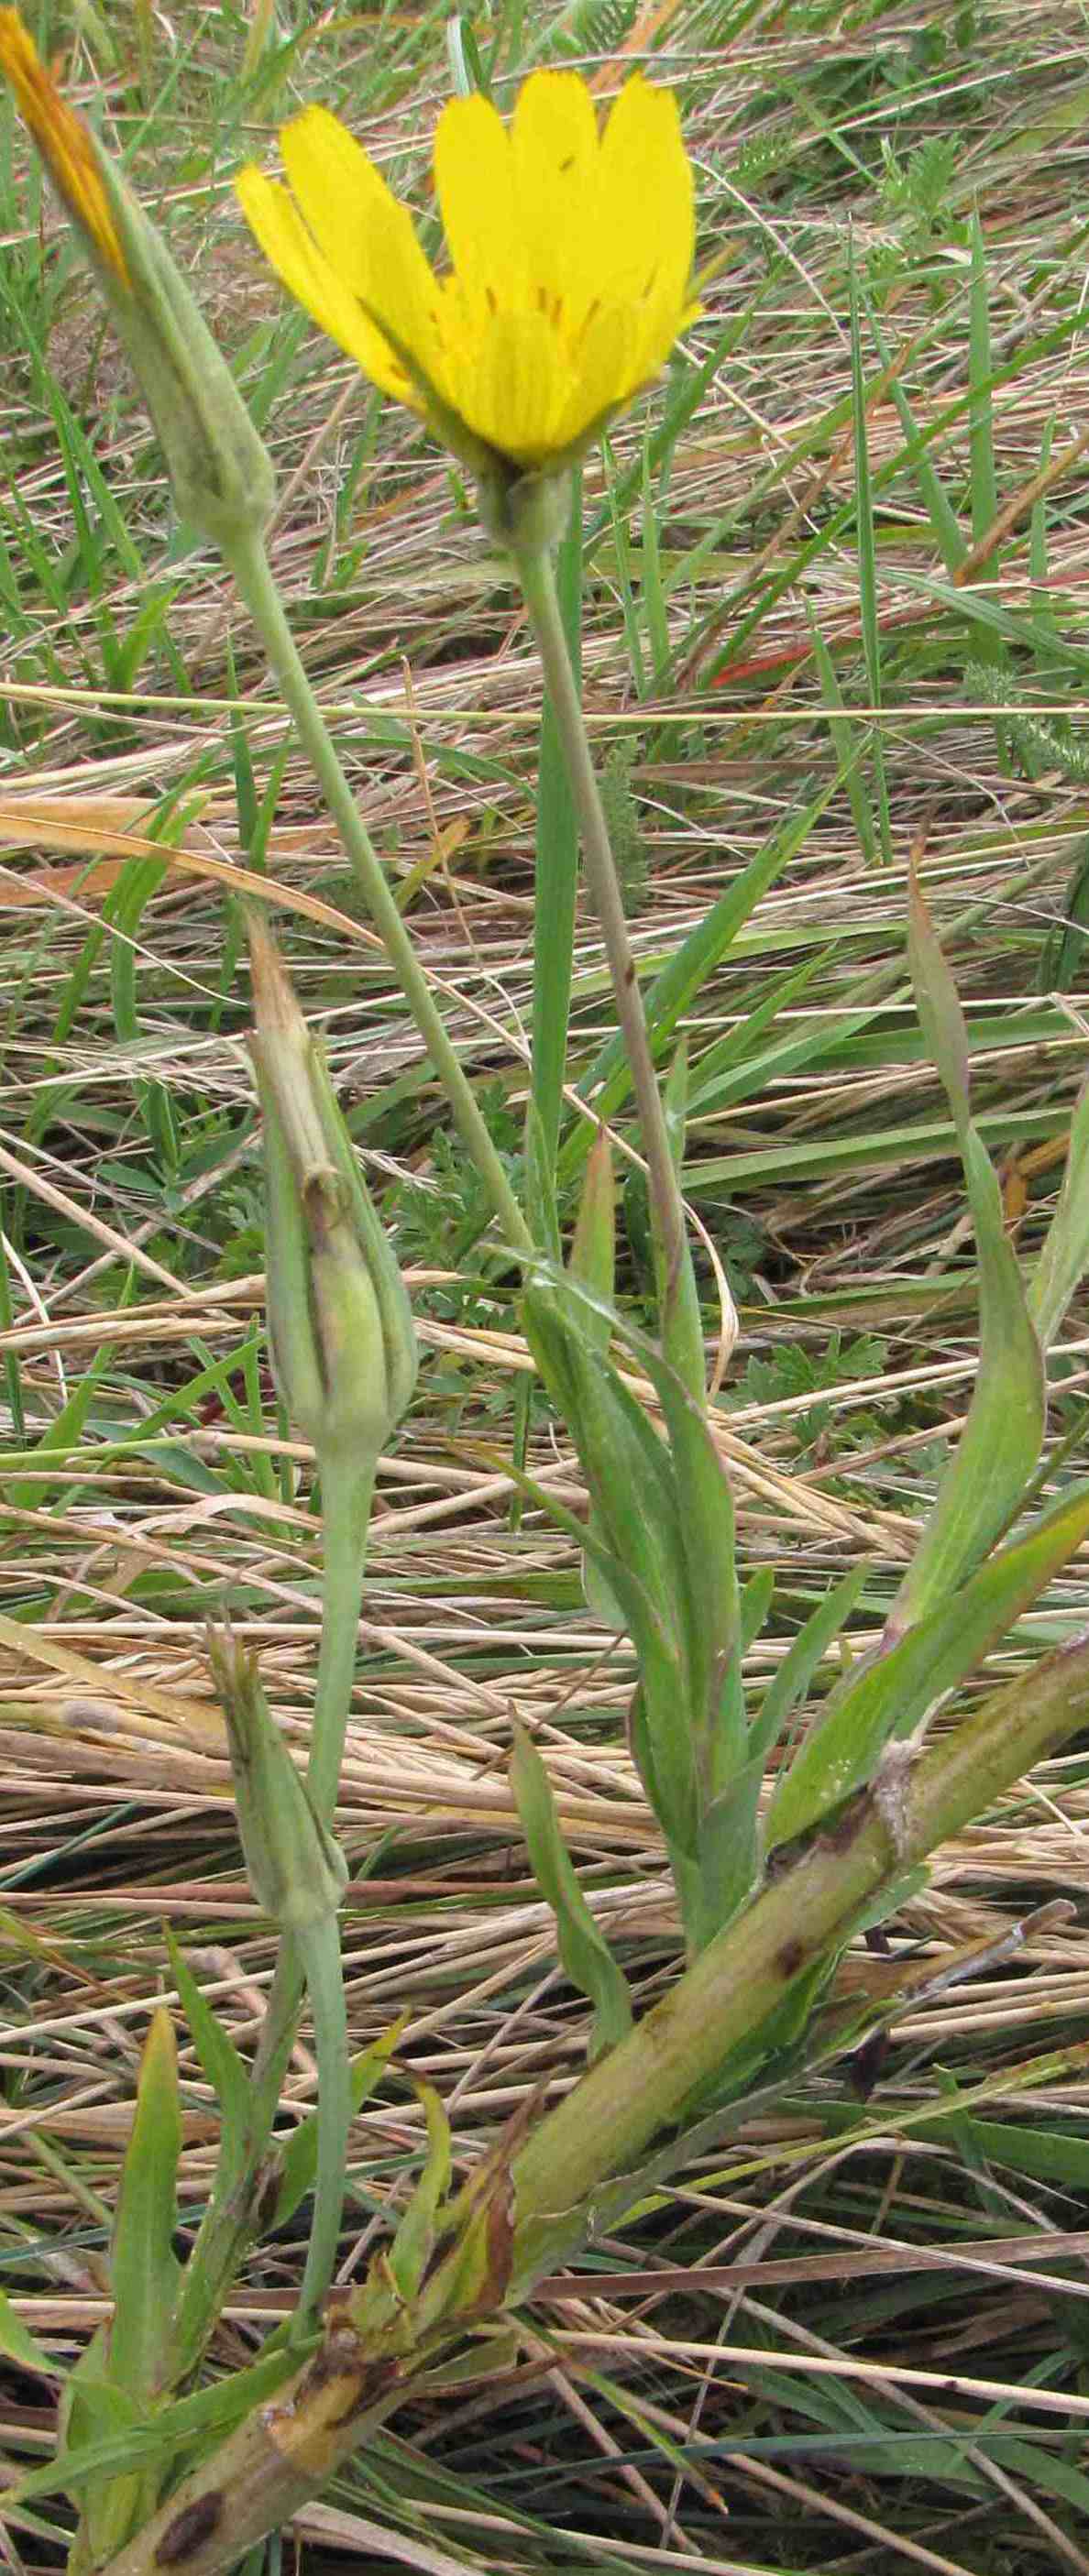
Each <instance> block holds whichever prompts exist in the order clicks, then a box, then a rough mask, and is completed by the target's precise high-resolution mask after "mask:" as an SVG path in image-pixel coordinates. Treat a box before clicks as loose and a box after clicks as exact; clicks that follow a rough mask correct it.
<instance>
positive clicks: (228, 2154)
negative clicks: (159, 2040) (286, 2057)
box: [166, 1925, 252, 2200]
mask: <svg viewBox="0 0 1089 2576" xmlns="http://www.w3.org/2000/svg"><path fill="white" fill-rule="evenodd" d="M166 1945H167V1950H168V1953H169V1957H170V1966H171V1971H172V1974H173V1978H174V1983H175V1985H176V1987H177V1989H178V1997H179V2001H180V2003H181V2007H182V2011H183V2012H184V2014H185V2018H186V2020H187V2022H188V2024H189V2030H190V2035H191V2037H192V2041H193V2046H194V2048H195V2049H196V2052H197V2056H198V2058H199V2060H200V2066H201V2072H202V2074H203V2075H204V2077H205V2080H206V2082H207V2083H209V2084H210V2085H211V2087H212V2091H213V2093H214V2094H215V2097H216V2101H217V2103H218V2105H219V2116H220V2133H219V2156H218V2160H217V2164H216V2179H215V2192H216V2197H217V2199H218V2200H225V2199H226V2198H227V2196H228V2194H229V2193H230V2192H231V2191H233V2189H234V2186H235V2183H236V2182H237V2180H238V2178H239V2175H240V2173H241V2171H242V2166H243V2163H244V2160H245V2153H246V2136H247V2131H248V2128H249V2113H250V2104H251V2100H252V2093H251V2084H250V2075H249V2071H248V2069H247V2066H246V2063H245V2060H244V2058H243V2057H241V2055H240V2054H239V2051H238V2049H237V2048H236V2047H235V2044H234V2041H233V2039H232V2038H231V2036H230V2033H229V2032H228V2031H226V2030H224V2028H223V2024H222V2022H221V2021H217V2020H216V2016H215V2014H214V2012H213V2011H212V2009H211V2006H210V2005H209V2004H208V2003H206V2002H205V1999H204V1996H203V1995H202V1993H201V1990H200V1987H199V1986H198V1984H197V1981H196V1978H195V1977H194V1976H193V1974H192V1971H191V1970H190V1968H189V1967H188V1966H187V1965H186V1962H185V1959H184V1958H183V1956H182V1953H181V1951H180V1949H179V1947H178V1944H177V1942H176V1940H175V1938H174V1935H173V1933H172V1931H171V1930H170V1927H169V1925H167V1927H166Z"/></svg>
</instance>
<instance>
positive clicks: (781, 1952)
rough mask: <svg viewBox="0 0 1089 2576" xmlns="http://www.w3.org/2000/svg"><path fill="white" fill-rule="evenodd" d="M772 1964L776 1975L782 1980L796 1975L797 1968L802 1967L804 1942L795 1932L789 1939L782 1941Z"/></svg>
mask: <svg viewBox="0 0 1089 2576" xmlns="http://www.w3.org/2000/svg"><path fill="white" fill-rule="evenodd" d="M772 1964H773V1966H774V1969H775V1973H776V1976H777V1977H782V1978H783V1979H784V1980H785V1979H787V1978H789V1977H796V1976H797V1974H798V1970H799V1968H804V1966H805V1943H804V1941H802V1940H801V1939H800V1938H799V1936H798V1934H797V1933H796V1932H795V1933H792V1935H791V1938H790V1940H789V1941H784V1942H783V1944H782V1947H781V1949H778V1950H777V1951H776V1953H775V1958H774V1960H773V1962H772Z"/></svg>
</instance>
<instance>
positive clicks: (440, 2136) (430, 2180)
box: [389, 2082, 452, 2301]
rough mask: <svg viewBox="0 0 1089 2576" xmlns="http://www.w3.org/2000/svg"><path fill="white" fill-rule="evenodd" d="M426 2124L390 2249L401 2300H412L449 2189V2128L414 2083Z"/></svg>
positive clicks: (427, 2088) (428, 2090)
mask: <svg viewBox="0 0 1089 2576" xmlns="http://www.w3.org/2000/svg"><path fill="white" fill-rule="evenodd" d="M415 2089H416V2093H417V2095H418V2098H419V2100H420V2101H421V2102H422V2104H423V2113H424V2118H425V2120H426V2122H427V2156H426V2160H425V2163H424V2169H423V2172H422V2174H421V2175H420V2179H419V2182H418V2183H417V2185H416V2189H415V2191H414V2192H413V2195H412V2198H411V2200H410V2201H409V2204H408V2208H407V2209H406V2211H405V2214H404V2217H403V2218H402V2220H401V2224H400V2226H399V2228H398V2230H397V2234H396V2236H395V2237H394V2240H393V2243H392V2245H391V2247H390V2250H389V2266H390V2270H391V2272H392V2274H393V2277H394V2280H395V2281H396V2284H397V2287H398V2290H399V2291H400V2294H401V2297H402V2299H404V2300H406V2301H408V2300H411V2299H414V2298H415V2296H416V2293H417V2291H418V2289H419V2286H420V2283H421V2281H422V2279H423V2276H424V2272H425V2269H426V2267H427V2264H428V2262H429V2261H430V2258H431V2251H432V2247H433V2246H434V2242H435V2232H436V2222H437V2219H438V2214H439V2211H440V2209H441V2207H442V2203H443V2201H444V2200H445V2198H446V2195H447V2193H448V2191H449V2188H450V2172H451V2162H452V2158H451V2149H450V2125H449V2122H448V2120H447V2117H446V2113H445V2111H444V2109H443V2106H442V2103H441V2101H440V2099H439V2096H438V2094H437V2093H436V2092H435V2090H434V2088H433V2086H432V2085H430V2084H421V2083H419V2082H418V2083H417V2084H416V2087H415Z"/></svg>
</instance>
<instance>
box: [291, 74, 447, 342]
mask: <svg viewBox="0 0 1089 2576" xmlns="http://www.w3.org/2000/svg"><path fill="white" fill-rule="evenodd" d="M280 150H281V153H282V155H283V163H284V168H285V170H286V172H287V175H288V179H289V181H290V183H291V188H292V192H293V194H294V196H295V199H296V201H297V203H298V205H299V206H300V208H301V210H302V213H303V215H304V216H305V218H306V222H307V224H308V225H309V228H310V231H311V232H312V234H313V236H314V240H315V241H316V243H317V245H318V249H319V251H321V252H322V253H323V254H324V257H325V259H326V261H327V262H328V265H329V267H330V269H331V270H332V271H333V272H334V274H335V276H336V277H337V278H338V279H339V282H340V284H341V286H343V287H347V288H348V290H349V292H350V293H351V294H352V295H353V296H356V297H357V298H358V299H359V302H360V303H361V304H363V305H365V307H366V308H367V311H368V312H369V313H370V314H373V315H375V316H376V317H377V319H378V320H379V321H380V322H388V323H389V326H390V329H391V330H392V331H394V332H395V333H396V336H397V339H398V340H399V341H400V342H401V343H402V344H403V345H404V346H405V347H407V348H409V349H411V350H412V351H413V352H414V353H415V352H416V351H417V344H418V342H419V341H420V340H421V339H423V340H426V338H427V336H428V309H429V306H431V305H433V304H434V301H435V288H434V279H433V277H432V274H431V270H430V268H429V266H428V263H427V261H426V259H425V258H424V254H423V252H422V250H421V249H420V245H419V243H418V241H417V239H416V235H415V233H414V231H413V229H412V220H411V217H410V215H409V213H408V209H407V207H405V206H401V205H398V202H397V199H396V197H395V196H394V195H393V194H392V192H391V190H390V189H389V188H388V187H387V185H386V182H385V180H384V179H383V178H382V176H381V173H380V172H379V171H378V170H376V169H375V166H374V163H373V161H372V160H371V159H370V157H369V155H368V154H367V153H366V152H364V150H363V147H362V145H361V144H360V143H357V142H356V139H355V136H354V134H349V132H348V129H347V126H345V125H342V124H341V122H340V119H339V117H337V116H332V115H331V114H330V112H329V110H328V108H325V107H306V108H304V109H303V111H302V114H301V115H300V116H293V117H292V118H291V120H290V123H289V124H287V125H285V126H284V127H283V128H282V129H281V133H280ZM419 355H420V357H421V359H423V358H424V351H423V349H422V348H421V349H420V350H419Z"/></svg>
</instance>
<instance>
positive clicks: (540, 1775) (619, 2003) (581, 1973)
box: [511, 1725, 632, 2065]
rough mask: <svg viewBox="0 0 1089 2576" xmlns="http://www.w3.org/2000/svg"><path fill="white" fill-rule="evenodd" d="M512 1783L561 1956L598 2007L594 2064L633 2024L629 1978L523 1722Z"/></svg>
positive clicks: (516, 1743) (591, 2052)
mask: <svg viewBox="0 0 1089 2576" xmlns="http://www.w3.org/2000/svg"><path fill="white" fill-rule="evenodd" d="M511 1786H512V1788H513V1791H514V1800H515V1805H516V1806H517V1809H518V1814H519V1818H520V1821H521V1826H522V1831H523V1833H524V1835H525V1838H526V1848H527V1850H528V1852H529V1857H530V1864H531V1866H532V1870H533V1875H534V1877H535V1879H536V1881H537V1884H538V1887H539V1888H540V1890H541V1894H542V1896H543V1897H544V1898H545V1901H546V1903H547V1904H549V1905H550V1906H551V1908H552V1911H553V1914H554V1915H555V1917H556V1936H557V1941H558V1945H559V1953H560V1958H561V1960H562V1961H563V1965H564V1968H565V1969H566V1972H567V1975H568V1976H569V1977H570V1980H571V1983H572V1985H573V1986H577V1987H578V1990H579V1993H580V1994H583V1995H585V1996H586V1998H587V2001H588V2002H589V2003H591V2004H592V2005H593V2010H594V2021H593V2034H592V2037H591V2041H590V2048H589V2058H590V2063H591V2065H592V2064H593V2062H594V2059H595V2058H598V2057H600V2056H602V2055H603V2054H604V2051H605V2050H606V2049H608V2048H615V2046H616V2044H617V2041H618V2040H621V2039H623V2038H624V2037H625V2036H626V2034H627V2032H628V2031H629V2030H630V2028H631V2019H632V2013H631V2003H630V1999H629V1996H628V1988H627V1982H626V1980H625V1977H624V1973H623V1970H622V1969H621V1968H620V1967H619V1966H618V1964H617V1961H616V1960H615V1959H614V1957H613V1954H612V1951H611V1950H610V1949H609V1946H608V1943H607V1942H606V1941H605V1939H604V1938H603V1935H602V1934H601V1933H600V1932H599V1931H598V1928H597V1925H596V1923H595V1921H594V1918H593V1915H592V1914H591V1912H590V1908H589V1906H588V1905H587V1902H586V1899H585V1897H584V1895H583V1892H582V1889H581V1887H580V1886H579V1882H578V1878H577V1875H576V1872H575V1868H574V1865H573V1862H572V1860H571V1855H570V1853H569V1851H568V1849H567V1846H566V1844H565V1842H564V1839H563V1835H562V1833H561V1830H560V1823H559V1818H558V1816H557V1814H556V1806H555V1800H554V1798H553V1795H552V1784H551V1781H550V1780H549V1777H548V1773H547V1771H546V1769H545V1766H544V1763H543V1762H542V1760H541V1757H540V1754H539V1753H538V1751H537V1747H536V1745H535V1744H534V1743H533V1742H532V1741H531V1738H530V1737H529V1736H528V1735H527V1733H526V1730H525V1728H524V1727H523V1726H517V1725H516V1727H515V1729H514V1752H513V1755H512V1758H511Z"/></svg>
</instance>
